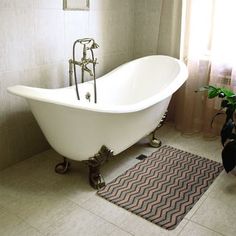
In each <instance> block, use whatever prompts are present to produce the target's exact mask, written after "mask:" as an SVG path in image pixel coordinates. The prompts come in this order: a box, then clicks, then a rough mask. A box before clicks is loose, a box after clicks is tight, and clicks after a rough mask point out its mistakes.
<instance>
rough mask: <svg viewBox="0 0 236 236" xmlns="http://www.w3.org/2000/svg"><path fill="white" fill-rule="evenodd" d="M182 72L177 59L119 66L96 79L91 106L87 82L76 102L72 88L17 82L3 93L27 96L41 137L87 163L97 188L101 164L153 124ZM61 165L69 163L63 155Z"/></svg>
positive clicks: (180, 81)
mask: <svg viewBox="0 0 236 236" xmlns="http://www.w3.org/2000/svg"><path fill="white" fill-rule="evenodd" d="M187 76H188V73H187V69H186V66H185V65H184V64H183V63H182V62H181V61H179V60H177V59H174V58H172V57H168V56H160V55H154V56H148V57H143V58H140V59H136V60H133V61H131V62H128V63H126V64H123V65H121V66H119V67H118V68H116V69H114V70H113V71H111V72H110V73H108V74H106V75H104V76H102V77H100V78H98V79H97V103H96V104H95V103H93V94H94V92H93V82H92V81H88V82H85V83H83V84H79V86H78V87H79V93H80V99H81V100H77V98H76V93H75V88H74V86H71V87H66V88H60V89H42V88H33V87H27V86H21V85H16V86H13V87H9V88H8V91H9V92H10V93H12V94H15V95H18V96H21V97H24V98H26V99H27V101H28V103H29V106H30V108H31V111H32V113H33V115H34V116H35V118H36V120H37V122H38V124H39V126H40V128H41V129H42V131H43V133H44V135H45V137H46V139H47V140H48V142H49V143H50V145H51V146H52V147H53V148H54V149H55V150H56V151H57V152H58V153H60V154H61V155H62V156H64V157H65V158H68V159H72V160H77V161H86V162H87V163H88V165H89V166H90V182H91V184H92V185H93V186H94V187H95V188H99V187H102V186H104V181H103V180H102V177H101V175H100V172H99V167H100V165H101V163H103V162H104V161H105V160H106V159H107V158H109V157H111V156H113V155H116V154H118V153H120V152H122V151H123V150H125V149H127V148H128V147H130V146H131V145H133V144H134V143H136V142H137V141H139V140H140V139H141V138H143V137H144V136H146V135H148V134H150V133H151V132H152V131H153V130H154V129H155V128H156V127H157V125H158V124H159V123H160V121H161V119H162V117H163V115H164V114H165V112H166V110H167V107H168V104H169V101H170V99H171V96H172V94H173V93H174V92H175V91H176V90H177V89H178V88H179V87H180V86H181V85H182V84H183V83H184V82H185V80H186V79H187ZM88 95H89V96H88ZM64 166H67V167H68V162H67V159H65V161H64ZM67 167H66V168H67ZM62 172H63V171H62Z"/></svg>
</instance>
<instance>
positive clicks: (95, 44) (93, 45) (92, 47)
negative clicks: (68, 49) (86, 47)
mask: <svg viewBox="0 0 236 236" xmlns="http://www.w3.org/2000/svg"><path fill="white" fill-rule="evenodd" d="M90 48H91V49H96V48H99V45H98V44H97V43H95V41H94V40H93V44H92V45H91V47H90Z"/></svg>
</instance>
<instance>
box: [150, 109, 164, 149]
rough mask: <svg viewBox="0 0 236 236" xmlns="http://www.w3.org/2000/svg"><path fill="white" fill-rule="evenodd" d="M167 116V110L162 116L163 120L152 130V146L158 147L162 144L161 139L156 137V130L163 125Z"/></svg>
mask: <svg viewBox="0 0 236 236" xmlns="http://www.w3.org/2000/svg"><path fill="white" fill-rule="evenodd" d="M166 116H167V111H166V112H165V114H164V115H163V116H162V118H161V121H160V123H159V124H158V126H157V127H156V129H155V130H154V131H153V132H152V139H151V141H150V142H149V145H150V146H151V147H154V148H158V147H160V146H161V140H159V139H157V138H156V132H157V130H158V129H159V128H160V127H161V126H162V125H163V123H164V121H165V119H166Z"/></svg>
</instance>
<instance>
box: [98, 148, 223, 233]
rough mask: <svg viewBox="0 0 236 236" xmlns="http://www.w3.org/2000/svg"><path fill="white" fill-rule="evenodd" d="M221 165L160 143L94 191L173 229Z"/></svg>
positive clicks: (212, 179) (204, 189)
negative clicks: (148, 153)
mask: <svg viewBox="0 0 236 236" xmlns="http://www.w3.org/2000/svg"><path fill="white" fill-rule="evenodd" d="M222 170H223V167H222V165H221V164H220V163H218V162H215V161H212V160H209V159H206V158H203V157H200V156H197V155H194V154H191V153H188V152H185V151H182V150H179V149H176V148H173V147H170V146H162V147H161V148H159V149H158V150H157V151H156V152H154V153H153V154H152V155H151V156H149V157H148V158H146V159H144V160H143V161H140V162H139V163H137V164H136V165H135V166H134V167H132V168H130V169H129V170H127V171H126V172H125V173H123V174H122V175H120V176H118V177H117V178H116V179H115V180H113V181H112V182H110V183H109V184H107V185H106V186H105V187H104V188H103V189H101V190H99V191H98V192H97V193H98V195H100V196H101V197H103V198H105V199H107V200H108V201H110V202H112V203H114V204H116V205H118V206H120V207H123V208H125V209H126V210H128V211H130V212H132V213H134V214H136V215H138V216H141V217H143V218H145V219H146V220H149V221H151V222H153V223H155V224H157V225H159V226H161V227H163V228H165V229H168V230H171V229H174V228H175V227H176V226H177V225H178V224H179V223H180V221H181V220H182V219H183V218H184V216H185V215H186V214H187V212H188V211H189V210H190V209H191V208H192V207H193V206H194V204H195V203H196V202H197V201H198V200H199V198H200V197H201V196H202V195H203V193H204V192H205V191H206V190H207V189H208V187H209V186H210V185H211V183H212V182H213V181H214V179H215V178H216V177H217V176H218V175H219V174H220V172H221V171H222Z"/></svg>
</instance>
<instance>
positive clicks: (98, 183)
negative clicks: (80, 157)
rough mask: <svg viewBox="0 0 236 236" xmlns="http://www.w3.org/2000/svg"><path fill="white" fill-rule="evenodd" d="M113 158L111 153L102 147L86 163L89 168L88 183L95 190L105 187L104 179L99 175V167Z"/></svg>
mask: <svg viewBox="0 0 236 236" xmlns="http://www.w3.org/2000/svg"><path fill="white" fill-rule="evenodd" d="M112 156H113V151H112V150H110V149H108V148H107V147H106V146H102V147H101V149H100V151H99V152H98V153H97V154H95V155H94V156H93V157H91V158H89V160H88V161H86V162H87V164H88V166H89V182H90V185H91V186H92V187H93V188H95V189H101V188H103V187H104V186H105V181H104V178H103V177H102V175H101V173H100V168H101V165H102V164H103V163H104V162H106V161H107V160H109V159H110V158H111V157H112Z"/></svg>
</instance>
